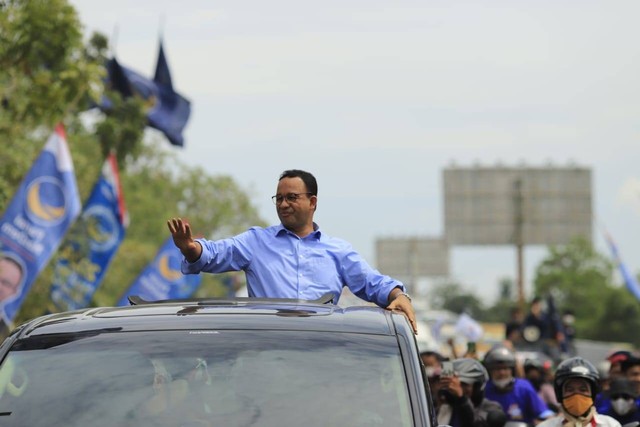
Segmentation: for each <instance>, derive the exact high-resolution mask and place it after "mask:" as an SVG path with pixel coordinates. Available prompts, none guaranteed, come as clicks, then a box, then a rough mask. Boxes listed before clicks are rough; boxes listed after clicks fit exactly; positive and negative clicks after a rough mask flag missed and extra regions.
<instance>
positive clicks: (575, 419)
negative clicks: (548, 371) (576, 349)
mask: <svg viewBox="0 0 640 427" xmlns="http://www.w3.org/2000/svg"><path fill="white" fill-rule="evenodd" d="M598 382H599V376H598V371H597V369H596V368H595V367H594V366H593V365H592V364H591V362H589V361H588V360H586V359H583V358H582V357H572V358H569V359H567V360H565V361H563V362H562V363H560V364H559V365H558V367H557V369H556V373H555V376H554V380H553V388H554V390H555V393H556V399H558V402H560V414H559V415H558V416H557V417H553V418H551V419H549V420H546V421H544V422H543V423H541V424H539V425H538V427H620V423H619V422H618V421H617V420H616V419H614V418H612V417H610V416H607V415H603V414H599V413H598V411H597V410H596V407H595V404H594V402H595V397H596V394H597V393H598Z"/></svg>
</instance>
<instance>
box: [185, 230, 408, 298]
mask: <svg viewBox="0 0 640 427" xmlns="http://www.w3.org/2000/svg"><path fill="white" fill-rule="evenodd" d="M313 226H314V230H315V231H313V232H312V233H311V234H309V235H308V236H306V237H304V238H300V237H298V236H297V235H295V234H294V233H292V232H291V231H289V230H287V229H286V228H284V226H283V225H282V224H279V225H274V226H271V227H268V228H261V227H252V228H250V229H249V230H247V231H245V232H244V233H242V234H239V235H237V236H235V237H231V238H228V239H222V240H216V241H211V240H206V239H197V241H198V242H200V244H201V245H202V255H201V256H200V259H199V260H197V261H195V262H193V263H189V262H187V260H186V259H183V261H182V267H181V268H182V272H183V273H184V274H197V273H200V272H202V271H204V272H207V273H223V272H226V271H240V270H243V271H244V272H245V274H246V276H247V288H248V292H249V296H251V297H262V298H294V299H305V300H312V299H317V298H319V297H321V296H322V295H324V294H325V293H327V292H331V293H332V294H334V296H335V298H334V302H335V303H337V302H338V298H339V297H340V293H341V292H342V288H343V287H344V286H348V287H349V289H350V290H351V292H353V293H354V294H355V295H357V296H358V297H360V298H362V299H364V300H366V301H369V302H373V303H375V304H377V305H379V306H380V307H386V306H387V305H388V297H389V293H390V292H391V291H392V290H393V289H394V288H400V289H402V291H403V292H404V291H405V287H404V285H403V284H402V282H399V281H397V280H395V279H392V278H390V277H389V276H385V275H382V274H380V273H379V272H378V271H377V270H375V269H373V268H372V267H371V266H370V265H369V264H368V263H367V262H366V261H365V260H364V259H363V258H362V257H361V256H360V255H359V254H358V253H357V252H356V251H355V250H354V249H353V248H352V247H351V245H350V244H349V243H347V242H345V241H344V240H341V239H337V238H334V237H330V236H327V235H326V234H324V233H322V232H321V231H320V229H319V228H318V226H317V225H316V224H315V223H314V224H313Z"/></svg>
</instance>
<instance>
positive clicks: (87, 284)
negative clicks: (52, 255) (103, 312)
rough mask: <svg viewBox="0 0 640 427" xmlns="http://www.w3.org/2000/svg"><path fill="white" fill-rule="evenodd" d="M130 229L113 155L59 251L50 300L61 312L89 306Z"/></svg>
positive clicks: (105, 165) (103, 168)
mask: <svg viewBox="0 0 640 427" xmlns="http://www.w3.org/2000/svg"><path fill="white" fill-rule="evenodd" d="M127 225H128V217H127V211H126V208H125V205H124V197H123V194H122V188H121V185H120V177H119V175H118V163H117V160H116V156H115V155H114V154H111V155H109V157H107V159H106V160H105V162H104V165H103V167H102V174H101V176H100V178H99V179H98V181H97V182H96V184H95V185H94V187H93V190H92V191H91V195H90V196H89V199H88V200H87V202H86V203H85V206H84V210H83V212H82V215H81V216H80V218H79V219H78V221H77V222H76V223H75V224H74V225H73V227H72V228H71V230H70V231H69V235H68V236H67V238H66V239H65V241H64V242H63V243H62V245H61V247H60V251H59V257H58V262H57V264H56V267H55V276H54V282H53V284H52V285H51V300H52V301H53V303H54V304H55V306H56V307H57V308H58V309H59V310H60V311H69V310H76V309H79V308H84V307H87V306H88V305H89V302H90V301H91V298H92V297H93V294H94V293H95V291H96V289H97V288H98V286H99V285H100V282H101V281H102V278H103V277H104V274H105V272H106V271H107V268H108V267H109V264H110V263H111V260H112V259H113V256H114V255H115V253H116V252H117V250H118V248H119V247H120V243H122V240H123V239H124V234H125V229H126V226H127Z"/></svg>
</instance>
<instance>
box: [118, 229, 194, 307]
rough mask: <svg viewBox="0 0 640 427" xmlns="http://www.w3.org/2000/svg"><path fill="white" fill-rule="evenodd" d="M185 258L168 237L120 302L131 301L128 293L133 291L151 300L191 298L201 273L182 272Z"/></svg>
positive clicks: (122, 303)
mask: <svg viewBox="0 0 640 427" xmlns="http://www.w3.org/2000/svg"><path fill="white" fill-rule="evenodd" d="M182 258H183V256H182V254H181V253H180V250H179V249H178V248H177V247H176V245H175V244H174V243H173V239H172V238H171V237H169V238H168V239H167V240H166V241H165V243H164V244H163V245H162V247H161V248H160V251H158V254H157V255H156V257H155V259H154V260H153V261H152V262H151V263H150V264H149V266H148V267H147V268H145V269H144V271H143V272H142V273H141V274H140V275H139V276H138V278H137V279H136V280H135V282H134V283H133V285H131V287H130V288H129V289H128V290H127V291H126V292H125V293H124V295H123V296H122V298H120V301H118V303H117V305H118V306H124V305H129V301H128V299H127V297H129V296H130V295H137V296H139V297H141V298H142V299H145V300H148V301H150V300H153V301H157V300H165V299H180V298H189V297H190V296H191V295H193V293H194V292H195V291H196V289H198V286H200V281H201V277H200V275H199V274H182V272H181V271H180V265H181V263H182Z"/></svg>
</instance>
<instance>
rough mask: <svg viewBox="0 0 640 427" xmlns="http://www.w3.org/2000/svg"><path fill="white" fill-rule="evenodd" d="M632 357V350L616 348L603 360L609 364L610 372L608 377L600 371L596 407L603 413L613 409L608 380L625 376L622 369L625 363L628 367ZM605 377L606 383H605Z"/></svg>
mask: <svg viewBox="0 0 640 427" xmlns="http://www.w3.org/2000/svg"><path fill="white" fill-rule="evenodd" d="M631 357H632V354H631V352H630V351H627V350H616V351H614V352H612V353H611V354H609V355H608V356H607V358H606V359H605V360H604V361H603V362H604V363H605V364H608V372H607V377H606V378H605V377H603V375H602V373H600V371H598V373H599V374H600V385H601V387H600V392H599V393H598V395H597V396H596V409H597V410H598V412H600V413H601V414H606V413H607V412H609V411H610V410H611V398H610V397H609V392H608V385H607V384H606V383H607V382H611V381H614V380H615V379H616V378H625V376H626V375H625V373H624V372H623V370H622V367H623V365H624V366H625V367H626V368H628V367H629V365H630V364H629V363H627V362H628V360H629V359H630V358H631ZM603 378H604V384H603Z"/></svg>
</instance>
